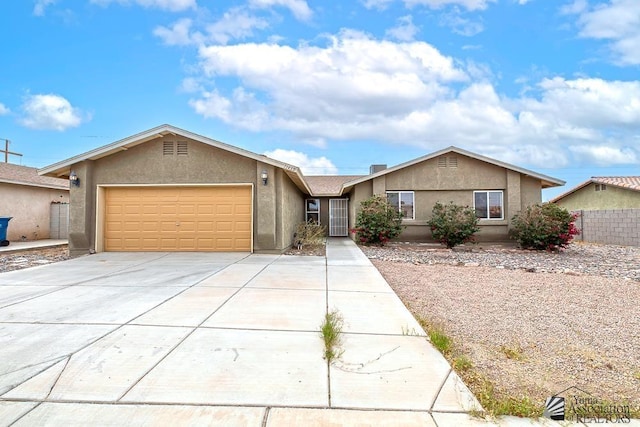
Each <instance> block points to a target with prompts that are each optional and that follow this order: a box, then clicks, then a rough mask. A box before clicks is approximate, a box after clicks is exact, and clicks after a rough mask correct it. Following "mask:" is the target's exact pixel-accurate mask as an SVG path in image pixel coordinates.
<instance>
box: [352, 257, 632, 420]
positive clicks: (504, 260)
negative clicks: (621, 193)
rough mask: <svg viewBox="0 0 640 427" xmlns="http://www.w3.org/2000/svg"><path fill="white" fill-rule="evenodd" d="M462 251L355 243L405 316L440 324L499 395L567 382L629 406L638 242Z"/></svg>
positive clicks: (548, 391) (539, 393)
mask: <svg viewBox="0 0 640 427" xmlns="http://www.w3.org/2000/svg"><path fill="white" fill-rule="evenodd" d="M464 250H465V249H463V250H462V251H452V250H446V249H440V248H439V247H437V246H433V245H409V244H393V245H391V246H389V247H386V248H366V247H365V248H363V251H364V252H365V254H367V255H368V256H369V258H370V259H371V260H372V262H373V263H374V264H375V265H376V267H377V268H378V269H379V270H380V272H381V273H382V274H383V276H384V277H385V278H386V279H387V281H388V282H389V284H390V285H391V286H392V288H393V289H394V290H395V292H396V293H397V294H398V296H399V297H400V298H401V299H402V300H403V302H404V303H405V305H407V306H408V307H409V308H410V309H411V310H412V311H413V313H414V315H416V316H420V317H422V318H424V319H426V320H427V321H428V322H429V323H431V324H438V325H440V326H441V327H442V328H444V330H445V332H446V334H447V335H449V336H450V337H452V338H453V339H454V342H455V343H456V344H457V345H458V346H460V347H461V349H462V350H463V352H464V353H465V354H466V355H467V356H468V357H469V358H470V359H471V361H472V362H473V365H474V367H475V368H477V369H478V370H479V371H480V372H481V373H483V374H484V375H486V376H487V377H489V378H490V379H491V380H492V381H493V382H494V384H495V385H496V388H497V390H498V391H499V392H500V393H504V395H508V396H512V397H522V396H529V397H530V398H531V399H532V400H533V401H534V402H540V404H543V403H544V400H545V398H546V397H548V396H551V395H552V394H553V393H558V392H560V391H561V390H563V389H566V388H568V387H571V386H577V387H579V388H581V389H582V390H585V391H587V392H590V393H592V394H593V396H595V397H597V398H599V399H603V400H608V401H611V402H622V401H625V400H626V401H628V402H629V403H630V404H631V406H632V407H635V408H636V410H637V408H638V407H639V406H640V305H639V301H640V248H630V247H619V246H606V245H589V244H573V245H571V246H570V247H569V248H568V249H567V250H566V251H565V252H562V253H546V252H543V253H538V252H531V251H521V250H516V249H513V248H500V247H493V248H485V249H473V250H472V251H470V252H465V251H464ZM636 416H637V415H636Z"/></svg>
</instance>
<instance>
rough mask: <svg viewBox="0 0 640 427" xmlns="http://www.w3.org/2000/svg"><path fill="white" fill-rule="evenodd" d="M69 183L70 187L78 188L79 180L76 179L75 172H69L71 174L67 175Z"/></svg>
mask: <svg viewBox="0 0 640 427" xmlns="http://www.w3.org/2000/svg"><path fill="white" fill-rule="evenodd" d="M69 181H70V182H71V185H73V186H76V187H80V178H78V175H77V174H76V172H75V171H71V173H70V174H69Z"/></svg>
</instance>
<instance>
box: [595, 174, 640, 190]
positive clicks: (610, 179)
mask: <svg viewBox="0 0 640 427" xmlns="http://www.w3.org/2000/svg"><path fill="white" fill-rule="evenodd" d="M591 181H592V182H595V183H596V184H606V185H613V186H616V187H622V188H628V189H630V190H635V191H640V176H593V177H591Z"/></svg>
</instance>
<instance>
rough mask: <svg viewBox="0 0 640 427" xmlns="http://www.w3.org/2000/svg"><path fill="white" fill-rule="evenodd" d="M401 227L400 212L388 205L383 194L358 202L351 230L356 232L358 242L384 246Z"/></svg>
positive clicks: (398, 233) (399, 231)
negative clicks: (358, 207) (358, 206)
mask: <svg viewBox="0 0 640 427" xmlns="http://www.w3.org/2000/svg"><path fill="white" fill-rule="evenodd" d="M403 229H404V227H403V226H402V212H400V211H399V210H398V208H396V207H393V206H392V205H390V204H389V202H388V201H387V198H386V197H385V196H381V195H375V196H372V197H370V198H368V199H367V200H364V201H362V202H361V203H360V210H359V212H358V215H357V217H356V228H354V229H352V230H351V232H353V233H356V238H357V239H358V241H359V242H360V243H363V244H365V245H378V246H384V245H385V243H387V242H388V241H389V240H391V239H393V238H395V237H398V236H399V235H400V233H402V230H403Z"/></svg>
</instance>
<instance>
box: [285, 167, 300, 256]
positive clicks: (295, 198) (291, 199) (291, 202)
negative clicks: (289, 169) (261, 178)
mask: <svg viewBox="0 0 640 427" xmlns="http://www.w3.org/2000/svg"><path fill="white" fill-rule="evenodd" d="M278 175H279V178H280V181H281V185H279V186H278V188H279V189H281V194H280V195H279V196H278V200H280V212H279V217H280V218H281V220H280V221H278V223H279V224H281V227H280V229H279V239H278V249H286V248H288V247H290V246H291V244H292V243H293V234H294V233H295V231H296V228H297V226H298V224H300V223H302V222H304V199H305V197H304V195H303V194H302V192H301V191H300V190H299V189H298V187H296V186H295V184H294V183H293V182H292V181H291V179H289V177H288V176H287V175H286V174H285V173H283V172H282V170H280V171H278Z"/></svg>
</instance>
